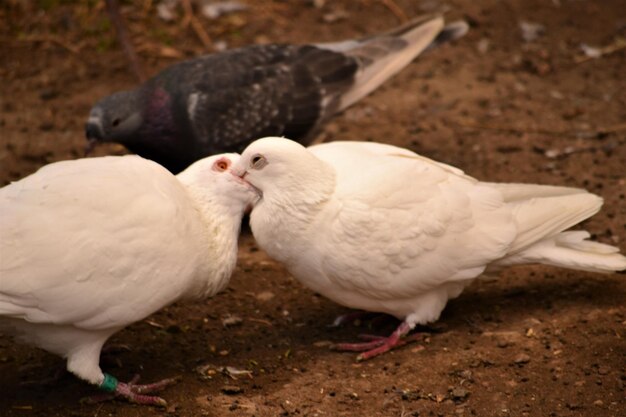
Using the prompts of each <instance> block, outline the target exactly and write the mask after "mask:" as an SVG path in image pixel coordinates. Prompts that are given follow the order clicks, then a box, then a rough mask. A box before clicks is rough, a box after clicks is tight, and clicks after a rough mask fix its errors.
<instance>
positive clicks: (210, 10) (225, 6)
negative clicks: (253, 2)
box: [200, 1, 248, 19]
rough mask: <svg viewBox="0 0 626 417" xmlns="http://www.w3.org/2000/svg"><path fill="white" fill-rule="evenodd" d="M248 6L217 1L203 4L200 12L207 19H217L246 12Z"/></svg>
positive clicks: (234, 2)
mask: <svg viewBox="0 0 626 417" xmlns="http://www.w3.org/2000/svg"><path fill="white" fill-rule="evenodd" d="M247 9H248V6H247V5H245V4H243V3H241V2H238V1H218V2H217V3H208V4H204V5H203V6H202V7H201V8H200V11H201V13H202V14H203V15H204V16H206V17H208V18H209V19H217V18H218V17H220V16H223V15H226V14H230V13H235V12H241V11H244V10H247Z"/></svg>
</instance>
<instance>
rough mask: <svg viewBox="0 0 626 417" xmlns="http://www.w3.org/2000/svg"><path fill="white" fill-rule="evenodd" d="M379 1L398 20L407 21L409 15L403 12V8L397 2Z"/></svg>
mask: <svg viewBox="0 0 626 417" xmlns="http://www.w3.org/2000/svg"><path fill="white" fill-rule="evenodd" d="M380 2H381V3H382V4H383V5H384V6H385V7H387V8H388V9H389V10H390V11H391V13H393V14H394V15H395V16H396V17H397V18H398V20H400V22H402V23H406V22H408V21H409V17H408V16H407V15H406V13H404V10H402V9H401V8H400V6H398V4H397V3H396V2H395V1H394V0H380Z"/></svg>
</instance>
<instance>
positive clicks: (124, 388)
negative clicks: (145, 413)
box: [85, 374, 180, 407]
mask: <svg viewBox="0 0 626 417" xmlns="http://www.w3.org/2000/svg"><path fill="white" fill-rule="evenodd" d="M105 378H107V379H105V382H103V385H101V386H100V388H102V389H105V390H110V392H109V393H107V394H101V395H94V396H91V397H88V398H86V399H85V402H87V403H92V404H93V403H98V402H102V401H108V400H112V399H115V398H124V399H126V400H127V401H128V402H131V403H135V404H142V405H155V406H159V407H165V406H166V405H167V402H166V401H165V400H164V399H163V398H161V397H157V396H154V395H146V394H152V393H154V392H158V391H161V390H163V389H164V388H166V387H168V386H169V385H172V384H175V383H176V382H178V381H179V379H180V378H167V379H164V380H162V381H159V382H155V383H153V384H145V385H138V384H137V382H138V381H139V375H135V377H134V378H133V379H132V380H131V381H130V382H127V383H126V382H117V381H116V380H115V378H113V377H111V376H110V375H108V374H105ZM105 384H106V385H107V386H105ZM113 386H114V388H113Z"/></svg>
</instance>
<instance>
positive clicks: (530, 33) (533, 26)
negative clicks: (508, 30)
mask: <svg viewBox="0 0 626 417" xmlns="http://www.w3.org/2000/svg"><path fill="white" fill-rule="evenodd" d="M519 28H520V30H521V31H522V39H524V41H525V42H532V41H534V40H537V38H539V37H540V36H542V35H543V34H544V33H545V32H546V27H545V26H544V25H542V24H541V23H535V22H528V21H525V20H522V21H521V22H519Z"/></svg>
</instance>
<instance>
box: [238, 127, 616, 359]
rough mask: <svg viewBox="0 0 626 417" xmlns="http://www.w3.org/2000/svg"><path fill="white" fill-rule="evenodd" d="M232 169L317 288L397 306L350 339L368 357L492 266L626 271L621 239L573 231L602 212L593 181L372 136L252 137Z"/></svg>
mask: <svg viewBox="0 0 626 417" xmlns="http://www.w3.org/2000/svg"><path fill="white" fill-rule="evenodd" d="M231 171H232V172H233V174H234V175H236V176H239V177H240V178H242V179H244V180H245V181H247V182H249V183H250V184H251V185H252V186H254V187H255V188H257V190H258V192H259V194H260V195H261V198H260V199H259V200H257V201H256V203H255V205H254V206H253V209H252V213H251V215H250V225H251V228H252V232H253V234H254V237H255V238H256V240H257V242H258V244H259V245H260V247H261V248H263V249H264V250H265V251H266V252H267V254H268V255H269V256H270V257H272V258H274V259H276V260H277V261H279V262H282V263H284V264H285V265H286V267H287V269H288V270H289V272H290V273H291V274H292V275H293V276H294V277H296V278H297V279H298V280H300V281H301V282H302V283H303V284H305V285H306V286H308V287H309V288H311V289H312V290H314V291H316V292H318V293H320V294H322V295H324V296H326V297H328V298H330V299H331V300H333V301H335V302H337V303H339V304H342V305H345V306H348V307H351V308H355V309H361V310H366V311H371V312H380V313H387V314H391V315H393V316H395V317H397V318H399V319H401V320H403V322H402V324H401V325H400V326H399V327H398V328H397V330H396V331H395V332H394V333H393V334H391V335H390V336H389V337H387V338H382V337H381V338H377V339H376V340H373V341H371V342H368V343H357V344H343V345H339V347H340V348H344V349H345V350H358V351H364V353H362V354H360V355H359V357H358V359H367V358H371V357H373V356H376V355H378V354H381V353H383V352H386V351H388V350H389V349H391V348H393V347H394V346H397V345H401V344H404V343H405V342H406V339H402V338H403V337H404V336H405V335H407V334H408V332H409V331H410V330H411V329H412V328H413V327H414V326H415V325H416V324H426V323H429V322H432V321H435V320H437V319H438V318H439V315H440V314H441V311H442V310H443V308H444V307H445V305H446V303H447V301H448V300H449V299H451V298H454V297H457V296H458V295H459V294H460V293H461V292H462V291H463V289H464V288H465V287H466V286H467V285H468V284H469V283H470V282H472V280H473V279H475V278H477V277H478V276H479V275H481V274H482V273H483V272H485V271H486V270H487V269H496V268H499V267H504V266H509V265H518V264H530V263H540V264H547V265H556V266H561V267H566V268H572V269H580V270H586V271H594V272H610V271H619V270H623V269H626V257H624V256H622V255H620V254H619V253H618V249H617V248H615V247H613V246H609V245H605V244H601V243H597V242H591V241H589V240H587V238H589V233H587V232H585V231H565V230H566V229H568V228H570V227H571V226H573V225H575V224H577V223H579V222H581V221H582V220H584V219H586V218H588V217H590V216H592V215H593V214H595V213H596V212H597V211H598V210H599V209H600V207H601V206H602V199H601V198H600V197H598V196H596V195H593V194H590V193H588V192H587V191H585V190H581V189H575V188H566V187H553V186H543V185H534V184H496V183H487V182H480V181H478V180H476V179H474V178H471V177H469V176H467V175H464V173H463V172H462V171H460V170H459V169H456V168H454V167H451V166H448V165H445V164H442V163H437V162H435V161H432V160H429V159H427V158H424V157H422V156H419V155H417V154H415V153H413V152H411V151H408V150H406V149H401V148H397V147H394V146H390V145H383V144H378V143H366V142H332V143H327V144H321V145H316V146H312V147H309V148H304V147H303V146H302V145H299V144H298V143H296V142H293V141H289V140H286V139H282V138H264V139H259V140H258V141H256V142H253V143H252V144H250V145H249V146H248V147H247V148H246V149H245V151H244V152H243V153H242V155H241V158H240V160H239V162H237V163H236V164H234V165H233V167H232V169H231Z"/></svg>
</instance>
